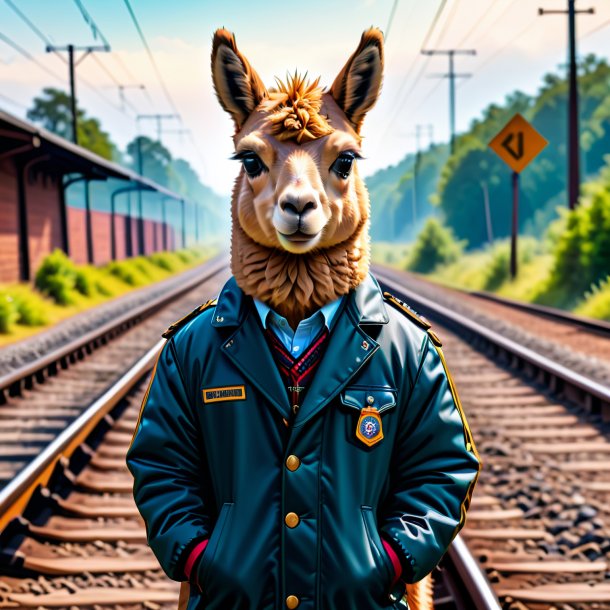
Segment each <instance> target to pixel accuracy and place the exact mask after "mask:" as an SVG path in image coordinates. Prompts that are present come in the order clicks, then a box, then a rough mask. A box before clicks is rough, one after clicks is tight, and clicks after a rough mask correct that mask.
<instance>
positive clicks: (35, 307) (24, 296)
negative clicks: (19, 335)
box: [13, 291, 49, 326]
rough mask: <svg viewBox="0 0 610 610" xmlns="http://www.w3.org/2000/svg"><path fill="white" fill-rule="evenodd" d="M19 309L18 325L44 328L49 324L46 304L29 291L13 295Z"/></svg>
mask: <svg viewBox="0 0 610 610" xmlns="http://www.w3.org/2000/svg"><path fill="white" fill-rule="evenodd" d="M13 298H14V300H15V306H16V307H17V314H18V316H19V317H18V318H17V323H18V324H23V326H44V325H45V324H48V323H49V316H48V315H47V310H46V304H45V302H44V301H43V300H42V299H41V298H40V297H39V296H38V295H37V294H36V293H33V292H29V291H27V292H26V291H23V292H19V293H16V294H14V295H13Z"/></svg>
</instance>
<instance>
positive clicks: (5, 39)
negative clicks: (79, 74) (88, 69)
mask: <svg viewBox="0 0 610 610" xmlns="http://www.w3.org/2000/svg"><path fill="white" fill-rule="evenodd" d="M0 40H2V41H3V42H4V43H5V44H7V45H8V46H9V47H12V48H13V49H14V50H15V51H17V53H19V54H20V55H23V57H25V58H26V59H29V60H30V61H31V62H33V63H34V64H36V65H37V66H38V67H39V68H40V69H41V70H43V71H44V72H46V73H47V74H49V75H50V76H52V77H53V78H55V79H57V80H58V81H60V82H62V83H63V82H64V79H63V78H62V77H61V76H59V75H58V74H56V73H55V72H53V70H51V69H49V68H47V66H45V65H44V64H43V63H42V62H41V61H39V60H38V59H36V58H35V57H34V56H33V55H32V54H31V53H29V52H28V51H26V50H25V49H24V48H23V47H22V46H21V45H19V44H17V43H16V42H15V41H14V40H13V39H12V38H10V37H9V36H7V35H6V34H4V33H2V32H0Z"/></svg>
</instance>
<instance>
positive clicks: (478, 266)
mask: <svg viewBox="0 0 610 610" xmlns="http://www.w3.org/2000/svg"><path fill="white" fill-rule="evenodd" d="M519 244H520V252H519V259H520V260H519V269H518V274H517V277H516V278H515V279H514V280H512V279H511V278H510V277H509V273H508V269H509V244H508V241H506V240H503V241H499V242H498V243H496V244H495V245H494V247H492V248H489V247H488V248H485V249H482V250H474V251H470V252H466V253H464V254H463V255H462V256H461V257H460V258H459V259H458V260H457V261H456V262H454V263H451V264H449V265H441V266H439V267H437V268H436V269H435V270H434V271H433V272H432V273H429V274H426V275H425V277H426V279H429V280H431V281H434V282H438V283H439V284H443V285H445V286H448V287H450V288H458V289H464V290H485V291H488V292H493V293H495V294H498V295H499V296H503V297H506V298H510V299H515V300H518V301H525V302H537V301H539V295H540V294H541V293H542V292H543V291H544V289H545V286H546V283H547V281H548V278H549V275H550V273H551V270H552V267H553V263H554V258H553V255H552V254H551V253H550V251H549V248H548V247H547V246H546V244H544V243H542V244H541V243H540V242H539V241H538V240H535V239H533V238H521V239H520V242H519ZM408 252H409V246H408V245H405V244H390V243H381V244H373V247H372V257H373V261H375V262H379V263H383V264H387V265H391V266H393V267H396V268H398V269H406V262H407V260H408ZM548 296H549V295H547V297H548ZM565 302H566V301H565V295H557V298H556V299H554V298H552V295H551V297H550V298H548V299H545V303H546V304H549V305H552V306H555V307H561V306H562V304H563V303H565ZM571 305H572V306H571V307H570V310H572V311H574V313H577V314H579V315H583V316H587V317H591V318H597V319H603V320H610V276H609V277H608V279H606V280H605V281H604V282H601V283H600V284H599V285H598V286H596V287H592V288H591V290H590V291H588V292H587V293H586V294H584V295H573V298H572V299H571Z"/></svg>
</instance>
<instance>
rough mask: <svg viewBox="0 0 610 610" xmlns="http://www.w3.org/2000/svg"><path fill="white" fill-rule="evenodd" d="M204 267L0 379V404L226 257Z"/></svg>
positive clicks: (201, 278) (208, 273)
mask: <svg viewBox="0 0 610 610" xmlns="http://www.w3.org/2000/svg"><path fill="white" fill-rule="evenodd" d="M206 265H210V267H209V268H208V267H207V266H206ZM203 266H205V269H203V273H202V275H197V274H193V277H192V278H191V279H189V281H187V282H186V283H185V284H182V285H180V286H179V287H178V288H175V289H174V290H171V291H169V292H166V293H163V294H161V295H159V296H158V297H156V298H154V299H153V300H151V301H149V302H147V303H144V304H142V305H140V306H138V307H136V308H134V309H132V310H130V311H127V312H125V313H124V314H122V315H120V316H118V317H117V318H114V319H113V320H111V321H109V322H106V323H105V324H103V325H101V326H99V327H97V328H94V329H92V330H91V331H89V332H87V333H85V334H83V335H81V336H80V337H78V338H76V339H73V340H72V341H69V342H68V343H66V344H64V345H61V346H60V347H58V348H56V349H53V350H51V351H50V352H48V353H47V354H45V355H44V356H42V357H41V358H37V359H36V360H33V361H32V362H28V363H27V364H24V365H23V366H21V367H19V368H17V369H15V370H14V371H11V372H10V373H8V374H6V375H3V376H0V404H1V403H3V402H5V401H6V398H5V396H6V393H7V392H8V394H9V395H11V396H15V395H18V394H20V392H21V389H22V387H23V386H24V385H25V387H28V388H29V387H31V385H33V383H34V380H37V381H38V382H42V381H44V374H45V372H46V373H48V374H51V375H52V374H55V373H56V372H57V370H58V369H59V368H60V367H61V368H67V366H68V362H70V361H71V362H74V361H75V360H76V359H77V358H78V357H79V355H80V354H82V353H83V352H85V351H87V352H90V351H92V350H93V349H95V348H97V347H98V346H99V345H100V344H103V343H105V342H106V341H107V340H108V339H111V338H112V337H114V336H116V335H118V334H119V333H121V332H123V331H125V330H127V329H128V328H131V327H132V326H134V325H135V324H136V323H138V322H140V321H141V320H143V319H144V318H146V317H148V316H150V315H152V314H153V313H155V312H156V311H157V310H158V309H159V308H161V307H164V306H165V305H167V304H168V303H170V302H171V301H172V300H174V299H176V298H178V297H180V296H182V295H183V294H185V293H187V292H189V291H190V290H193V289H194V288H195V287H196V286H198V285H199V284H202V283H203V282H205V281H207V280H209V279H210V278H211V277H213V276H214V275H216V274H217V273H219V272H220V271H221V270H222V269H224V268H225V267H226V266H227V258H226V255H224V254H221V255H219V256H217V257H215V258H213V259H212V260H211V261H209V262H208V263H204V265H203ZM185 273H189V271H185Z"/></svg>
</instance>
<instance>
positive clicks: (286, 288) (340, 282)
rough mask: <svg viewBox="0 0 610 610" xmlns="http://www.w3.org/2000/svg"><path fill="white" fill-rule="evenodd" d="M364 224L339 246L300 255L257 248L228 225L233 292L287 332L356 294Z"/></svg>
mask: <svg viewBox="0 0 610 610" xmlns="http://www.w3.org/2000/svg"><path fill="white" fill-rule="evenodd" d="M368 225H369V223H368V219H367V220H363V221H362V222H361V223H360V225H359V226H358V228H357V229H356V231H355V232H354V233H353V234H352V235H351V236H350V237H349V238H348V239H347V240H345V241H344V242H342V243H339V244H337V245H335V246H332V247H330V248H325V249H321V250H313V251H312V252H308V253H306V254H292V253H290V252H286V251H285V250H279V249H275V248H268V247H266V246H262V245H260V244H259V243H257V242H255V241H254V240H253V239H252V238H250V237H249V236H248V235H247V234H246V233H245V231H244V230H243V229H242V228H241V226H239V223H238V222H237V221H236V220H235V219H234V221H233V228H232V235H231V271H232V272H233V275H234V276H235V279H236V281H237V284H238V286H239V287H240V288H241V289H242V290H243V291H244V292H245V293H246V294H248V295H250V296H252V297H253V298H257V299H260V300H261V301H263V302H265V303H267V304H268V305H269V306H270V307H271V308H272V309H274V310H275V311H276V312H277V313H279V314H280V315H282V316H284V317H285V318H286V319H287V320H288V323H289V324H290V325H291V327H292V328H296V327H297V326H298V324H299V322H300V321H301V320H304V319H305V318H307V317H309V316H310V315H311V314H313V313H314V312H315V311H317V310H318V309H320V307H323V306H324V305H326V304H327V303H330V302H331V301H334V300H335V299H337V298H339V297H340V296H342V295H344V294H347V293H348V292H349V291H350V290H352V289H353V288H356V287H357V286H358V285H359V284H360V283H361V282H362V281H363V280H364V278H365V277H366V275H367V274H368V270H369V264H370V243H369V235H368Z"/></svg>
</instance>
